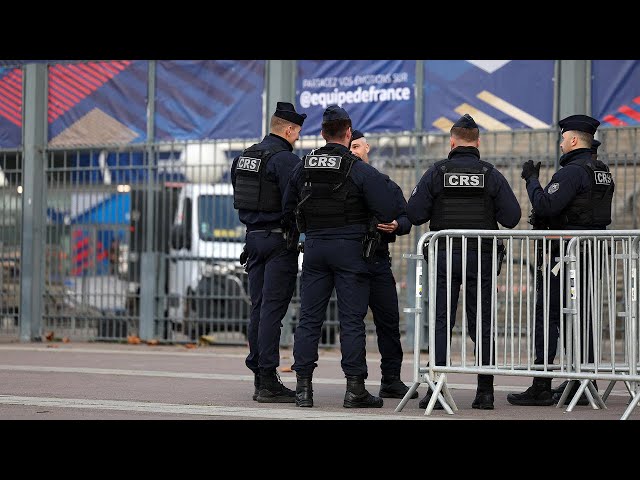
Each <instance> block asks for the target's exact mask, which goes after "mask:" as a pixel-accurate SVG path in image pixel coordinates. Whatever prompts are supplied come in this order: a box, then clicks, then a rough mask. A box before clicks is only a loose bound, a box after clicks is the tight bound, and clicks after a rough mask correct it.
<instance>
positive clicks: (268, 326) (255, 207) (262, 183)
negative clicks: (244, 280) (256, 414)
mask: <svg viewBox="0 0 640 480" xmlns="http://www.w3.org/2000/svg"><path fill="white" fill-rule="evenodd" d="M306 117H307V115H306V114H304V113H303V114H299V113H298V112H296V111H295V108H294V106H293V105H292V104H291V103H287V102H278V103H277V107H276V111H275V113H274V114H273V115H272V117H271V124H270V133H269V134H268V135H267V136H266V137H264V138H263V139H262V141H261V142H260V143H257V144H255V145H252V146H250V147H249V148H247V149H246V150H245V151H244V152H242V154H241V155H239V156H238V157H236V158H234V160H233V163H232V165H231V183H232V184H233V188H234V193H233V195H234V197H233V198H234V205H233V206H234V208H236V209H237V210H238V215H239V218H240V221H241V222H242V223H244V224H245V225H246V227H247V235H246V237H245V251H244V252H243V256H244V258H241V262H242V263H243V264H245V262H246V271H247V272H248V274H249V295H250V296H251V317H250V319H249V330H248V335H247V336H248V340H249V355H248V356H247V358H246V361H245V363H246V365H247V367H248V368H249V369H250V370H251V371H252V372H254V386H255V391H254V394H253V399H254V400H257V401H258V402H261V403H293V402H295V392H294V391H293V390H291V389H289V388H287V387H285V386H284V385H283V384H282V381H281V380H280V377H279V376H278V373H277V367H278V366H279V365H280V330H281V328H282V319H283V317H284V315H285V313H286V311H287V308H288V306H289V303H290V301H291V297H292V296H293V291H294V289H295V284H296V277H297V273H298V251H297V248H296V247H297V245H296V244H294V246H293V248H291V247H289V248H287V241H286V234H287V231H288V230H289V228H290V225H288V224H286V222H284V220H283V219H284V217H283V214H282V196H283V194H284V191H285V188H286V185H287V182H288V180H289V175H290V174H291V171H292V170H293V169H294V167H295V166H296V165H297V164H299V163H300V158H299V157H298V156H297V155H295V154H294V153H293V145H294V144H295V142H296V141H297V140H298V138H300V130H301V129H302V124H303V123H304V119H305V118H306Z"/></svg>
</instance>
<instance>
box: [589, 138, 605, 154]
mask: <svg viewBox="0 0 640 480" xmlns="http://www.w3.org/2000/svg"><path fill="white" fill-rule="evenodd" d="M600 145H602V143H600V142H599V141H598V140H596V139H595V138H594V139H593V142H591V153H598V147H599V146H600Z"/></svg>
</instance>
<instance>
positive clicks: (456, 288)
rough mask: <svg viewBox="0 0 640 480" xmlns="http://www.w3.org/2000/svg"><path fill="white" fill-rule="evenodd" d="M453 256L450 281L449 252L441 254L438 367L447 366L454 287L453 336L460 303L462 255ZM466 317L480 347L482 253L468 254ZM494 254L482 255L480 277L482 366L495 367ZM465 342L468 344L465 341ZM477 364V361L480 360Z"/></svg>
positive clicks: (472, 252)
mask: <svg viewBox="0 0 640 480" xmlns="http://www.w3.org/2000/svg"><path fill="white" fill-rule="evenodd" d="M450 252H451V276H450V277H447V262H446V251H445V250H439V251H438V272H437V274H438V279H437V291H436V329H435V330H436V332H435V344H436V352H435V357H436V365H440V366H444V365H446V364H447V362H446V361H447V290H448V288H449V286H450V287H451V312H450V313H449V318H450V322H451V323H450V332H451V330H453V327H454V325H455V321H456V313H457V309H458V299H459V295H460V287H461V285H462V261H463V259H462V251H461V250H455V249H454V250H450ZM466 264H467V265H466V289H465V294H466V307H467V308H466V314H467V319H466V320H467V327H466V328H467V332H468V333H469V336H470V337H471V340H473V343H474V344H475V343H476V314H477V307H476V306H477V289H478V252H477V251H476V250H471V249H468V250H467V258H466ZM491 277H492V270H491V253H490V252H483V253H482V254H481V275H480V292H481V299H480V306H481V308H482V311H481V321H482V325H481V333H482V340H481V347H482V355H481V360H482V363H481V365H490V364H491V283H492V282H491V280H492V278H491ZM463 341H464V340H463ZM476 360H477V359H476Z"/></svg>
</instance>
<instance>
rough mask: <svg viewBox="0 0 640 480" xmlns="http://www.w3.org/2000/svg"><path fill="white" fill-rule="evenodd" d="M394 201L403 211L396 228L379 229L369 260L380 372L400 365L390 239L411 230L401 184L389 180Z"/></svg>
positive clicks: (397, 372)
mask: <svg viewBox="0 0 640 480" xmlns="http://www.w3.org/2000/svg"><path fill="white" fill-rule="evenodd" d="M391 183H392V185H393V186H394V192H395V197H396V202H397V204H398V206H400V208H401V209H402V213H401V214H400V215H399V216H398V217H397V218H396V219H395V220H396V221H397V222H398V228H396V230H395V231H394V232H393V233H384V232H383V233H382V234H381V240H380V245H378V248H377V249H376V251H375V255H374V258H373V261H372V262H371V263H370V264H369V273H370V274H371V289H370V293H369V308H371V313H373V323H374V325H375V326H376V334H377V337H378V350H380V356H381V357H382V358H381V363H380V370H381V372H382V376H383V377H384V376H398V377H399V376H400V370H401V367H402V357H403V352H402V343H401V342H400V313H399V310H398V292H397V291H396V279H395V278H394V276H393V272H392V271H391V257H390V255H389V243H392V242H395V241H396V236H398V235H407V234H408V233H409V232H411V226H412V225H411V222H410V221H409V219H408V218H407V214H406V209H407V201H406V199H405V198H404V195H403V194H402V190H401V189H400V187H399V186H398V185H397V184H396V183H394V182H392V181H391Z"/></svg>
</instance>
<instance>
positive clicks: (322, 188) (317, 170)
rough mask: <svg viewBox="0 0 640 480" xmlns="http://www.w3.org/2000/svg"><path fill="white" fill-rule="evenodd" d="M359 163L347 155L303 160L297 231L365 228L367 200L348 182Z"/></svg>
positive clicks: (311, 155)
mask: <svg viewBox="0 0 640 480" xmlns="http://www.w3.org/2000/svg"><path fill="white" fill-rule="evenodd" d="M358 161H360V159H359V158H358V157H356V156H355V155H353V154H352V153H350V152H348V153H345V154H340V153H338V151H328V152H322V153H314V152H312V153H309V154H307V155H305V156H304V158H303V162H304V169H303V172H304V173H303V174H302V175H303V179H304V186H303V187H302V189H301V200H300V203H299V204H298V206H297V208H296V211H297V214H296V217H298V218H299V217H302V218H300V220H301V221H298V228H300V226H302V228H303V229H304V230H302V229H301V230H300V231H301V232H303V233H304V232H305V231H307V230H313V229H322V228H333V227H344V226H346V225H352V224H357V223H361V224H363V225H366V224H367V223H368V219H369V212H368V209H367V205H366V203H365V201H364V197H363V196H362V194H361V193H360V192H359V191H358V189H357V188H356V186H355V184H354V183H353V182H352V181H351V179H350V178H349V173H350V171H351V167H352V165H353V162H358Z"/></svg>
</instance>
